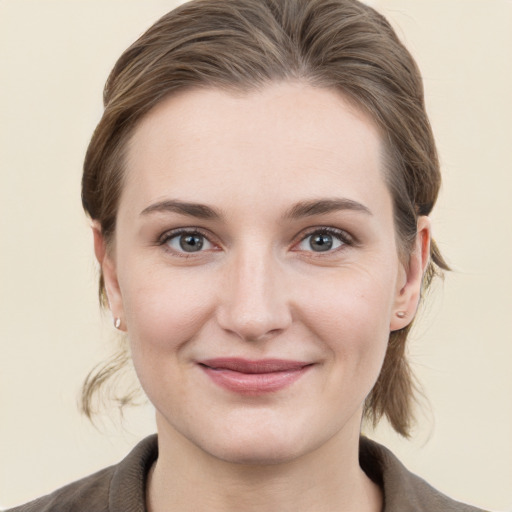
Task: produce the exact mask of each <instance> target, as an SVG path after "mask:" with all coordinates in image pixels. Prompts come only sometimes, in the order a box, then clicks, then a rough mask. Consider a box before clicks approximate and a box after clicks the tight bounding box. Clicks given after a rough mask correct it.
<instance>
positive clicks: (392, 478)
mask: <svg viewBox="0 0 512 512" xmlns="http://www.w3.org/2000/svg"><path fill="white" fill-rule="evenodd" d="M359 457H360V464H361V467H362V468H363V470H364V471H365V472H366V473H367V474H368V476H369V477H370V478H372V479H373V480H374V481H376V482H377V483H379V484H380V485H381V486H382V487H383V489H384V512H409V511H411V510H414V511H415V512H436V511H440V512H441V511H442V512H484V511H483V510H482V509H478V508H475V507H472V506H470V505H466V504H465V503H460V502H458V501H455V500H452V499H451V498H449V497H448V496H446V495H444V494H442V493H441V492H439V491H437V490H436V489H434V488H433V487H432V486H431V485H429V484H428V483H427V482H425V480H423V479H422V478H420V477H419V476H417V475H415V474H413V473H411V472H410V471H408V470H407V469H406V468H405V466H404V465H403V464H402V463H401V462H400V461H399V460H398V459H397V458H396V457H395V456H394V455H393V454H392V453H391V452H390V451H389V450H388V449H387V448H384V447H383V446H381V445H379V444H378V443H375V442H374V441H370V440H369V439H367V438H364V437H362V438H361V443H360V450H359Z"/></svg>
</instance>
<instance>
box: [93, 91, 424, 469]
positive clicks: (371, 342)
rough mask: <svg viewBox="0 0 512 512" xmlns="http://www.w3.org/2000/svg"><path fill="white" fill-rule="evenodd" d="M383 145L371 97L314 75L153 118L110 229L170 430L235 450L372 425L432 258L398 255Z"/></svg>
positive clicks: (275, 446)
mask: <svg viewBox="0 0 512 512" xmlns="http://www.w3.org/2000/svg"><path fill="white" fill-rule="evenodd" d="M381 153H382V147H381V140H380V136H379V133H378V130H377V129H376V127H375V126H374V124H373V123H372V122H371V120H370V119H369V118H367V117H366V116H365V115H364V114H363V113H362V112H360V111H359V110H358V109H356V108H355V107H354V106H353V105H351V104H350V103H348V102H347V101H346V100H345V99H344V98H343V97H342V96H341V95H340V94H339V93H337V92H334V91H331V90H327V89H320V88H313V87H311V86H308V85H304V84H298V83H282V84H274V85H269V86H267V87H265V88H263V89H262V90H259V91H257V92H250V93H244V94H241V93H240V94H235V93H228V92H225V91H220V90H216V89H209V90H205V89H202V90H189V91H185V92H181V93H179V94H176V95H174V96H172V97H170V98H168V99H166V100H165V101H163V102H162V103H161V104H159V105H158V106H157V107H156V108H155V109H154V110H152V111H151V112H150V113H149V114H148V115H147V116H146V117H145V118H144V119H143V120H142V122H141V123H140V125H139V126H138V127H137V129H136V131H135V133H134V135H133V138H132V139H131V141H130V145H129V149H128V156H127V162H126V180H125V184H124V188H123V192H122V195H121V199H120V205H119V212H118V217H117V228H116V229H117V231H116V235H115V242H114V247H113V249H112V250H111V251H109V252H107V254H105V252H104V247H103V245H102V243H103V242H102V239H101V235H100V234H99V233H97V237H96V238H97V240H96V242H97V254H99V258H100V260H101V262H102V268H103V271H104V274H105V280H106V288H107V294H108V297H109V302H110V306H111V308H112V312H113V314H114V316H116V317H120V318H121V319H122V329H124V330H126V332H127V334H128V338H129V341H130V344H131V349H132V355H133V360H134V365H135V368H136V371H137V374H138V376H139V379H140V381H141V384H142V386H143V388H144V390H145V392H146V394H147V395H148V397H149V399H150V400H151V402H152V403H153V404H154V406H155V408H156V411H157V420H158V426H159V433H160V435H166V436H168V437H171V438H173V439H174V440H175V442H179V443H183V445H188V446H190V447H192V448H193V449H195V450H200V451H201V452H202V453H206V454H209V455H211V456H213V457H216V458H219V459H222V460H228V461H235V462H268V461H273V462H277V461H281V460H290V459H294V458H297V457H300V456H301V455H304V454H306V453H310V452H312V451H314V450H317V449H320V448H321V447H322V446H326V445H327V444H328V443H332V442H336V441H340V440H343V439H345V440H346V439H348V438H353V437H354V436H358V434H359V428H360V421H361V414H362V407H363V402H364V400H365V397H366V396H367V395H368V393H369V392H370V390H371V389H372V386H373V385H374V383H375V381H376V379H377V377H378V375H379V371H380V368H381V365H382V361H383V358H384V355H385V351H386V345H387V341H388V337H389V333H390V330H394V329H398V328H401V327H403V326H405V325H406V323H407V322H408V320H407V318H405V319H403V318H398V317H397V316H396V313H397V311H399V310H405V311H408V310H409V311H411V312H413V311H414V307H415V303H416V302H417V293H418V289H419V282H420V280H421V268H422V266H423V264H422V263H421V262H420V264H414V263H413V264H411V265H408V266H407V270H406V269H405V267H404V265H402V263H401V261H400V259H399V257H398V252H397V240H396V238H395V231H394V224H393V206H392V200H391V197H390V194H389V191H388V190H387V188H386V185H385V182H384V178H383V169H382V158H381ZM420 231H421V232H422V233H424V232H425V229H421V230H420ZM423 238H425V237H423ZM420 245H421V241H420ZM419 253H420V254H422V253H424V250H421V247H420V251H419Z"/></svg>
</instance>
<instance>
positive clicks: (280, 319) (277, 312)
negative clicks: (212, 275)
mask: <svg viewBox="0 0 512 512" xmlns="http://www.w3.org/2000/svg"><path fill="white" fill-rule="evenodd" d="M268 252H271V251H268ZM224 277H225V279H224V281H223V283H222V291H221V300H220V303H219V306H218V309H217V319H218V323H219V325H220V327H221V328H222V329H224V330H225V331H228V332H230V333H232V334H235V335H236V336H238V337H239V338H240V339H242V340H243V341H261V340H266V339H268V338H270V337H274V336H276V335H277V334H279V333H281V332H283V331H284V330H285V329H286V328H287V327H288V326H289V325H290V323H291V321H292V314H291V311H290V304H289V302H288V289H287V287H286V285H285V282H284V281H285V279H284V273H283V270H282V268H281V265H280V263H279V262H278V261H276V258H274V257H273V256H272V255H270V254H268V253H267V254H265V253H264V252H263V251H254V250H248V251H244V252H243V253H241V254H238V255H235V256H234V257H233V259H232V261H230V263H229V264H228V268H227V271H226V274H225V275H224Z"/></svg>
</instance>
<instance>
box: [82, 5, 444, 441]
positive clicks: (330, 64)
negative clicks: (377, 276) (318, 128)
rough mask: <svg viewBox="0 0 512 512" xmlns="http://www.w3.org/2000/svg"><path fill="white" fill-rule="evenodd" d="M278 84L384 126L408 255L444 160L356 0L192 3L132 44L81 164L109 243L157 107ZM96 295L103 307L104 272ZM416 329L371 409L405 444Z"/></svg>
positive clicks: (87, 403)
mask: <svg viewBox="0 0 512 512" xmlns="http://www.w3.org/2000/svg"><path fill="white" fill-rule="evenodd" d="M280 80H300V81H303V82H306V83H309V84H311V85H313V86H318V87H327V88H334V89H337V90H339V91H340V92H341V93H342V94H344V96H345V97H347V98H349V99H351V100H352V101H353V102H355V103H356V104H357V105H358V106H359V107H360V108H362V109H363V110H365V111H366V112H367V113H369V114H370V116H371V117H372V119H373V120H374V122H375V123H376V124H377V126H379V128H380V130H381V133H382V134H383V138H384V142H385V145H386V151H387V155H386V158H385V161H386V162H385V163H386V166H385V167H386V180H387V184H388V187H389V189H390V192H391V195H392V197H393V203H394V215H395V225H396V230H397V238H398V240H399V245H400V252H401V254H402V255H404V257H407V255H408V254H409V252H410V250H411V243H412V241H413V240H414V238H415V235H416V225H417V217H418V215H428V214H429V213H430V212H431V210H432V207H433V206H434V203H435V201H436V198H437V194H438V191H439V187H440V183H441V178H440V172H439V162H438V157H437V153H436V148H435V143H434V138H433V135H432V131H431V128H430V124H429V121H428V118H427V114H426V111H425V105H424V98H423V85H422V80H421V76H420V73H419V70H418V68H417V66H416V63H415V62H414V60H413V58H412V56H411V55H410V53H409V52H408V51H407V49H406V48H405V47H404V46H403V45H402V43H401V42H400V41H399V39H398V38H397V36H396V34H395V32H394V31H393V29H392V28H391V26H390V25H389V23H388V22H387V21H386V20H385V18H384V17H383V16H382V15H380V14H379V13H377V12H376V11H375V10H373V9H372V8H370V7H368V6H366V5H364V4H362V3H360V2H358V1H355V0H258V1H255V0H195V1H192V2H189V3H187V4H183V5H181V6H180V7H178V8H177V9H175V10H173V11H171V12H169V13H168V14H166V15H165V16H163V17H162V18H161V19H160V20H159V21H157V22H156V23H155V24H154V25H153V26H152V27H151V28H149V30H147V32H146V33H144V34H143V35H142V36H141V37H140V38H139V39H138V40H137V41H136V42H135V43H134V44H133V45H132V46H130V47H129V48H128V49H127V50H126V51H125V52H124V53H123V55H122V56H121V57H120V58H119V60H118V61H117V63H116V64H115V66H114V69H113V70H112V72H111V74H110V76H109V78H108V80H107V83H106V86H105V90H104V105H105V111H104V114H103V117H102V118H101V121H100V122H99V124H98V126H97V128H96V130H95V132H94V134H93V137H92V140H91V142H90V145H89V148H88V150H87V154H86V157H85V163H84V173H83V181H82V202H83V206H84V209H85V211H86V212H87V213H88V215H89V216H90V217H91V218H92V219H94V220H97V221H99V223H100V225H101V229H102V232H103V235H104V237H105V239H106V241H107V244H108V243H109V242H111V240H112V235H113V233H114V231H115V226H116V213H117V208H118V201H119V196H120V192H121V189H122V185H123V160H124V158H123V157H124V151H125V149H126V147H127V142H128V140H129V139H130V136H131V135H132V134H133V131H134V129H135V127H136V126H137V124H138V122H139V121H140V120H141V118H142V117H143V116H144V115H145V114H147V113H148V111H149V110H151V109H152V108H153V107H154V106H155V105H156V104H157V103H158V102H160V101H161V100H162V99H163V98H164V97H166V96H168V95H169V94H170V93H172V92H173V91H176V90H179V89H184V88H190V87H218V88H224V89H238V90H244V91H246V90H252V89H255V88H258V87H262V86H264V85H265V84H268V83H269V82H273V81H274V82H275V81H280ZM439 269H448V267H447V265H446V263H445V262H444V260H443V258H442V256H441V254H440V253H439V251H438V249H437V247H436V245H435V243H432V246H431V259H430V262H429V265H428V268H427V271H426V274H425V277H424V288H426V287H428V286H429V284H430V281H431V279H432V277H433V276H434V275H435V274H436V273H439ZM100 298H101V302H102V304H103V305H105V304H106V302H105V290H104V285H103V277H102V276H100ZM410 327H411V326H410V325H409V326H408V327H406V328H404V329H401V330H400V331H395V332H392V333H391V334H390V338H389V345H388V349H387V353H386V357H385V360H384V365H383V368H382V371H381V373H380V376H379V378H378V380H377V383H376V384H375V386H374V388H373V390H372V392H371V393H370V395H369V396H368V398H367V400H366V404H365V417H366V418H367V419H369V420H370V421H371V422H372V423H373V424H376V423H377V422H378V421H379V419H380V418H381V417H382V416H383V415H385V416H386V417H387V418H388V420H389V421H390V423H391V425H392V426H393V428H394V429H395V430H396V431H397V432H399V433H400V434H402V435H404V436H407V435H409V432H410V426H411V421H412V419H413V414H412V405H413V402H414V391H415V386H414V380H413V376H412V374H411V371H410V367H409V365H408V362H407V359H406V356H405V345H406V343H405V342H406V338H407V335H408V332H409V330H410ZM115 357H116V358H117V359H113V360H111V361H109V362H107V363H106V364H105V365H104V366H103V367H100V369H99V370H96V371H93V372H91V374H90V375H89V376H88V378H87V379H86V382H85V384H84V388H83V394H82V404H83V410H84V411H85V412H86V414H87V415H88V416H89V417H90V416H91V399H92V396H93V395H94V393H95V392H96V391H97V390H98V388H99V387H100V385H101V384H103V382H104V381H105V380H106V379H107V378H108V377H109V376H110V375H111V374H113V373H115V372H116V371H117V370H118V369H119V367H121V366H122V365H123V364H124V363H125V360H126V358H125V357H122V356H121V355H119V354H118V355H116V356H115ZM116 361H117V363H116Z"/></svg>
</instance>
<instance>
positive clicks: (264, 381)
mask: <svg viewBox="0 0 512 512" xmlns="http://www.w3.org/2000/svg"><path fill="white" fill-rule="evenodd" d="M199 366H200V368H201V369H202V370H203V371H204V372H205V373H206V374H207V375H208V377H210V379H211V380H212V381H213V382H214V383H215V384H217V385H218V386H220V387H223V388H224V389H227V390H229V391H232V392H235V393H239V394H246V395H259V394H265V393H272V392H277V391H280V390H282V389H284V388H286V387H288V386H291V385H292V384H293V383H294V382H295V381H297V380H298V379H300V378H301V377H302V376H303V375H304V374H305V373H306V372H307V371H309V369H310V368H311V367H312V366H313V365H312V364H311V363H308V362H304V361H290V360H284V359H260V360H248V359H241V358H217V359H208V360H204V361H200V362H199Z"/></svg>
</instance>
